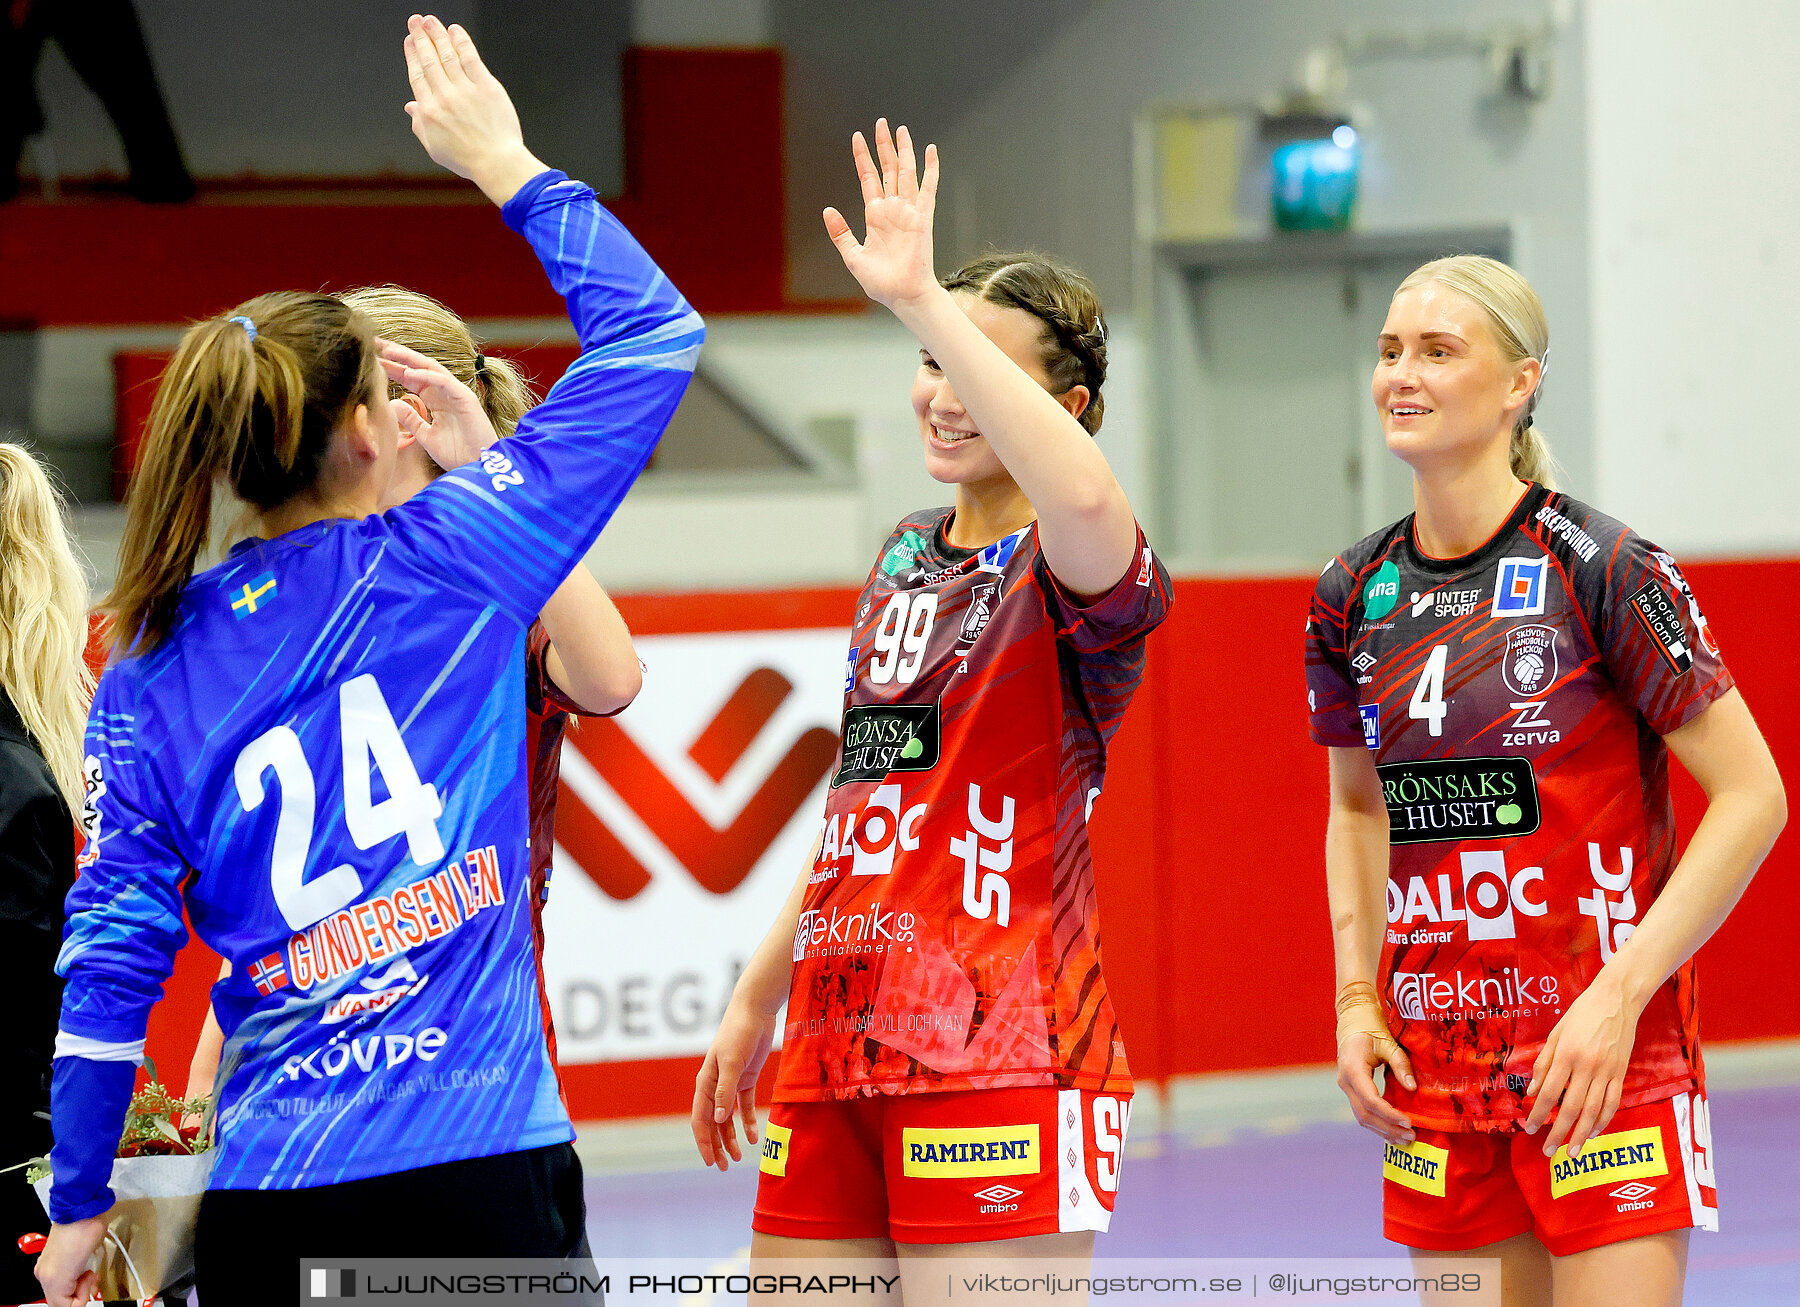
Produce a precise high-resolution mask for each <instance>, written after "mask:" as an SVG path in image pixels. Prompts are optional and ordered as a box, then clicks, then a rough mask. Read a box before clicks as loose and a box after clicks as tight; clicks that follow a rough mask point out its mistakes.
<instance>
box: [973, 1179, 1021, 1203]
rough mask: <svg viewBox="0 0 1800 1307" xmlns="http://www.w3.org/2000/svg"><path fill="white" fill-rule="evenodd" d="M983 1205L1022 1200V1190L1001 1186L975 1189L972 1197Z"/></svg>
mask: <svg viewBox="0 0 1800 1307" xmlns="http://www.w3.org/2000/svg"><path fill="white" fill-rule="evenodd" d="M973 1196H974V1197H976V1198H979V1199H981V1201H982V1202H984V1203H1005V1202H1011V1201H1012V1200H1013V1199H1014V1198H1023V1197H1024V1196H1025V1191H1024V1190H1023V1189H1012V1188H1009V1187H1008V1186H1006V1185H1003V1184H993V1185H989V1186H988V1187H987V1188H986V1189H977V1190H976V1191H975V1193H974V1195H973Z"/></svg>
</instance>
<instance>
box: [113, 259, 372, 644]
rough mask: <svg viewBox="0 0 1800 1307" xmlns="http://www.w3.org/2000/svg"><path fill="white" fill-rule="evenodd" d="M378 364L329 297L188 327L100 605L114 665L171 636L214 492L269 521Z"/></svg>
mask: <svg viewBox="0 0 1800 1307" xmlns="http://www.w3.org/2000/svg"><path fill="white" fill-rule="evenodd" d="M374 357H375V346H374V340H373V336H372V334H371V332H370V331H369V328H368V324H367V323H366V322H365V321H364V320H363V319H362V317H361V315H359V314H357V313H356V312H354V311H353V310H351V309H350V308H349V307H348V306H347V305H346V304H344V302H343V301H342V300H339V299H336V298H334V297H333V296H330V295H317V294H306V293H303V292H298V291H282V292H278V293H275V294H272V295H259V296H257V297H256V298H255V299H253V300H250V301H248V302H246V303H244V304H240V305H239V306H238V307H237V308H235V309H233V310H232V311H231V313H230V314H228V315H225V316H222V317H218V318H212V319H209V320H208V321H205V322H201V323H197V324H195V325H194V326H193V327H190V328H189V329H188V331H187V334H186V335H184V336H183V337H182V338H181V344H180V346H179V347H178V348H177V349H176V351H175V357H174V358H173V359H171V360H170V362H169V366H168V369H167V370H166V371H165V372H164V373H163V378H162V382H161V383H160V384H159V385H158V386H157V390H156V399H155V401H154V402H153V404H152V405H151V409H150V426H149V431H148V433H147V434H146V435H145V438H144V443H143V446H142V447H141V449H140V451H139V454H138V466H137V471H136V472H135V473H134V475H133V476H132V480H131V490H130V493H129V495H128V497H127V501H126V517H125V535H124V539H123V540H122V542H121V543H120V546H119V570H118V577H117V579H116V580H115V582H114V583H113V588H112V592H111V593H110V594H108V595H107V597H106V598H105V600H104V601H102V603H101V605H100V610H101V611H102V612H103V613H105V614H106V615H107V616H108V617H110V618H111V619H112V631H113V648H114V650H115V652H116V653H117V654H119V655H120V656H131V655H134V654H140V653H147V652H149V651H150V650H152V649H154V648H156V646H157V645H159V644H161V643H162V641H163V640H164V639H166V638H167V637H168V635H169V633H170V632H171V631H173V630H174V628H175V621H176V617H177V615H178V612H179V608H180V603H181V591H182V587H183V586H185V585H186V584H187V582H188V578H189V577H190V576H192V575H193V571H194V564H195V562H196V560H197V559H198V558H199V557H200V554H201V552H202V551H203V550H204V549H205V548H206V546H207V542H208V540H209V539H210V537H211V530H212V497H213V483H214V482H215V481H217V480H219V479H221V478H223V479H224V481H225V482H226V484H228V485H229V486H230V487H231V488H232V490H234V491H235V492H236V493H237V494H238V496H239V497H240V498H241V499H243V500H244V501H245V502H247V503H249V504H251V505H252V506H254V507H256V508H258V509H262V510H265V511H267V510H268V509H272V508H275V507H277V506H278V505H281V504H284V503H286V502H288V501H289V500H291V499H293V498H294V497H295V496H297V495H299V494H301V493H302V492H304V491H306V490H308V489H310V488H312V486H313V485H314V484H315V483H316V482H317V481H318V479H319V474H320V470H321V468H322V467H323V465H324V461H325V455H326V452H327V450H328V449H329V447H330V444H331V433H332V432H333V431H335V430H336V429H337V428H338V427H339V426H340V425H341V424H342V423H343V422H344V420H345V419H346V418H348V417H349V415H350V413H351V412H352V411H354V409H355V407H356V406H357V405H358V404H364V403H370V402H372V400H373V399H374V398H375V394H376V393H378V392H372V387H373V384H374V378H373V369H374Z"/></svg>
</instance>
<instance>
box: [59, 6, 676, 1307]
mask: <svg viewBox="0 0 1800 1307" xmlns="http://www.w3.org/2000/svg"><path fill="white" fill-rule="evenodd" d="M409 28H410V31H409V35H408V37H407V41H406V54H407V67H408V74H409V77H410V79H411V82H412V87H413V94H414V100H413V102H412V103H410V104H408V106H407V110H408V112H409V113H410V114H411V115H412V119H413V129H414V131H415V133H416V134H417V135H418V137H419V138H420V140H421V142H422V143H423V144H424V145H425V148H426V150H427V152H428V153H430V155H431V157H432V158H433V159H435V160H437V161H438V162H439V163H441V164H443V165H444V166H445V167H447V168H449V169H451V170H452V171H453V172H456V173H458V174H460V175H462V176H465V177H469V178H471V179H472V180H473V181H474V182H475V183H476V184H477V185H478V186H479V187H480V188H481V189H482V191H483V192H484V193H485V194H486V195H487V196H488V197H489V198H490V199H491V200H493V201H494V202H495V203H496V204H499V205H500V206H501V208H502V211H503V214H504V216H505V218H506V221H507V222H508V224H509V225H511V226H512V227H514V228H515V229H516V230H518V231H520V232H521V233H522V234H523V235H524V236H525V237H526V239H527V240H529V241H530V242H531V244H532V246H533V248H534V249H535V250H536V252H537V254H538V256H539V258H540V260H541V261H542V263H543V265H544V268H545V270H546V272H547V273H548V274H549V276H550V279H551V281H552V283H553V284H554V285H555V286H556V288H557V289H558V291H560V292H561V293H562V294H563V295H564V297H565V298H566V299H567V301H568V306H569V312H570V316H571V318H572V319H573V321H574V324H575V328H576V331H577V333H578V335H579V337H580V340H581V344H582V349H583V352H582V356H581V358H580V359H579V360H578V361H577V362H576V363H575V364H574V365H573V366H572V367H571V368H570V369H569V371H568V372H567V374H566V375H565V376H564V377H563V378H562V380H561V381H560V382H558V383H557V385H556V386H555V387H554V388H553V389H552V390H551V392H550V395H549V397H548V398H547V399H546V400H545V402H544V403H543V404H541V405H539V406H538V407H537V408H535V409H533V410H532V411H531V412H530V413H529V414H527V415H526V416H525V418H524V419H523V420H522V421H521V422H520V424H519V427H518V431H517V433H516V434H515V435H514V436H513V438H512V439H510V440H507V441H506V442H505V443H504V444H503V445H501V446H499V447H498V448H495V449H487V448H485V446H486V445H487V444H488V443H489V442H490V441H491V440H492V430H491V428H490V427H489V426H488V425H487V422H486V419H485V417H484V416H483V415H482V414H481V411H480V406H479V404H478V403H477V402H475V401H474V399H473V397H472V396H471V395H469V393H468V391H467V389H466V388H464V387H460V386H457V385H455V384H454V383H452V382H451V380H450V379H449V377H448V375H447V374H446V373H444V372H443V369H442V368H441V367H440V366H438V365H435V364H433V363H432V362H431V361H430V360H428V359H426V358H424V357H423V356H421V355H417V354H414V353H412V352H411V351H409V350H405V349H403V348H401V347H398V346H394V345H389V344H386V343H384V342H377V341H376V340H375V339H374V337H373V336H372V335H371V334H370V331H369V328H368V325H367V323H366V321H365V320H364V319H363V318H362V317H361V316H360V315H359V314H357V313H356V312H355V311H353V310H352V309H350V308H349V307H348V306H346V305H345V304H344V303H343V302H342V301H340V300H337V299H334V298H332V297H330V296H326V295H316V294H301V293H280V294H272V295H263V296H259V297H257V298H256V299H253V300H250V301H249V302H247V303H245V304H243V305H240V306H239V307H238V308H237V309H236V310H234V311H233V312H231V313H229V314H226V315H224V316H222V317H219V318H216V319H213V320H210V321H207V322H202V323H200V324H198V325H197V326H195V327H193V328H192V329H191V330H190V331H189V332H188V333H187V335H186V336H185V337H184V338H183V340H182V343H181V346H180V348H179V349H178V350H177V351H176V354H175V357H174V359H173V360H172V361H171V363H170V365H169V368H168V370H167V372H166V373H165V374H164V378H163V382H162V384H161V387H160V389H159V391H158V393H157V397H156V402H155V405H154V407H153V410H152V415H151V425H150V431H149V435H148V437H147V439H146V442H145V446H144V449H143V452H142V455H141V459H140V464H139V470H138V473H137V477H136V479H135V482H134V484H133V487H132V493H131V499H130V504H129V512H128V520H127V524H126V531H125V538H124V541H123V543H122V545H121V549H120V562H119V573H118V581H117V584H116V586H115V588H114V590H113V592H112V594H111V595H110V596H109V598H108V600H107V602H106V604H105V609H106V611H107V612H108V613H109V614H110V615H111V617H112V619H113V623H114V626H113V630H114V634H115V642H116V649H115V658H114V662H113V665H112V666H111V667H110V668H109V669H108V671H107V673H106V674H105V676H104V677H103V678H102V679H101V683H100V687H99V689H98V691H97V693H96V696H95V702H94V709H93V714H92V716H91V718H90V720H89V724H88V733H87V740H86V751H87V754H88V757H87V759H86V768H85V770H86V774H87V784H88V792H87V802H86V805H85V808H84V824H85V825H86V827H87V835H88V840H89V843H88V846H87V851H85V852H84V854H83V861H84V862H85V863H86V866H85V869H84V871H83V874H82V876H81V878H80V880H79V881H78V882H77V884H76V887H75V889H74V890H73V891H72V893H71V894H70V897H69V902H68V910H69V920H68V925H67V928H66V930H65V933H64V942H63V948H62V953H61V956H60V958H59V959H58V963H57V966H58V970H59V971H60V972H61V973H62V974H63V975H64V976H65V977H66V978H67V989H66V994H65V999H64V1003H63V1010H62V1017H61V1021H60V1024H59V1028H58V1033H57V1045H56V1054H57V1056H56V1061H55V1070H54V1079H53V1107H52V1114H53V1127H54V1131H55V1135H56V1147H55V1149H54V1150H53V1152H52V1155H51V1161H52V1167H53V1171H54V1187H53V1189H52V1191H51V1197H50V1215H51V1217H52V1219H53V1221H54V1222H55V1225H54V1226H53V1229H52V1232H51V1238H50V1243H49V1246H48V1247H47V1248H46V1249H45V1251H44V1253H43V1254H42V1256H41V1257H40V1259H39V1265H38V1273H39V1278H40V1279H41V1280H42V1281H43V1283H44V1287H45V1290H46V1297H47V1300H48V1301H49V1302H50V1303H52V1304H57V1305H58V1307H61V1305H64V1304H73V1303H75V1302H77V1301H79V1300H81V1299H82V1298H83V1297H84V1296H85V1291H86V1290H87V1289H88V1288H89V1287H90V1286H91V1283H92V1279H91V1274H90V1273H88V1272H86V1271H85V1267H86V1264H87V1260H88V1257H89V1255H90V1254H91V1253H92V1251H93V1250H94V1249H95V1248H96V1247H97V1246H98V1244H99V1242H100V1240H101V1238H102V1237H103V1233H104V1227H105V1218H106V1213H107V1211H108V1209H109V1208H110V1207H111V1206H112V1202H113V1195H112V1193H111V1190H110V1189H109V1188H108V1176H109V1173H110V1169H111V1165H112V1155H113V1151H114V1148H115V1146H116V1144H117V1142H118V1138H119V1130H120V1124H121V1121H122V1118H123V1115H124V1110H125V1105H126V1101H127V1099H128V1097H129V1095H130V1091H131V1085H132V1078H133V1073H134V1069H135V1065H136V1063H137V1061H138V1059H139V1058H140V1057H141V1055H142V1050H143V1041H144V1030H145V1023H146V1018H147V1016H148V1013H149V1010H150V1007H151V1005H152V1004H153V1003H154V1002H155V1001H156V999H157V997H158V996H159V995H160V993H161V990H162V984H163V981H164V979H165V978H166V977H167V976H168V974H169V971H170V968H171V965H172V960H173V958H174V955H175V953H176V951H177V950H178V949H179V948H180V947H181V945H182V944H183V943H184V942H185V939H186V934H185V929H184V927H183V924H182V905H183V901H184V900H185V903H186V907H187V912H188V916H189V919H190V920H191V921H192V923H193V926H194V929H195V931H196V932H197V933H198V934H199V935H200V936H201V937H202V938H203V939H205V940H206V941H207V943H208V944H210V945H211V946H212V947H213V948H214V949H216V950H217V951H218V952H219V953H221V954H222V955H223V956H224V957H225V958H226V959H228V960H229V961H230V962H231V963H232V977H231V979H230V980H229V981H228V982H226V983H225V984H223V985H222V986H221V987H220V988H219V989H218V990H217V991H216V992H215V995H214V1008H215V1011H216V1012H217V1013H218V1016H219V1020H220V1025H221V1026H222V1028H223V1030H224V1034H225V1047H224V1051H223V1056H222V1065H221V1070H220V1075H219V1086H220V1092H219V1099H218V1118H217V1130H218V1140H217V1146H216V1161H215V1163H214V1166H213V1171H212V1178H211V1188H210V1190H209V1192H208V1193H207V1195H206V1197H205V1199H204V1201H203V1202H202V1205H201V1210H200V1226H199V1234H198V1246H197V1260H198V1266H197V1270H198V1278H199V1283H200V1286H201V1288H202V1290H203V1291H204V1292H205V1294H206V1296H207V1297H208V1298H209V1299H214V1298H216V1299H217V1300H218V1301H220V1302H228V1303H229V1302H259V1303H261V1302H273V1301H283V1300H292V1299H293V1298H297V1295H298V1292H299V1274H298V1263H299V1259H300V1258H301V1257H303V1256H329V1257H341V1256H365V1255H380V1254H391V1255H417V1256H431V1255H466V1256H479V1255H489V1254H491V1255H511V1256H566V1255H570V1254H572V1253H575V1252H577V1251H578V1250H579V1249H580V1248H581V1247H582V1244H583V1239H582V1200H581V1181H580V1171H579V1167H578V1165H577V1163H576V1161H575V1158H574V1154H573V1151H572V1150H571V1149H570V1148H569V1146H568V1145H569V1141H570V1140H571V1139H572V1138H573V1134H574V1132H573V1130H572V1129H571V1128H570V1125H569V1121H568V1117H567V1115H566V1113H565V1112H564V1110H563V1107H562V1103H561V1101H560V1099H559V1097H558V1095H557V1090H556V1079H555V1075H554V1073H553V1071H552V1068H551V1065H550V1059H549V1056H548V1053H547V1050H546V1047H545V1042H544V1036H543V1028H542V1023H541V1021H540V1019H539V1015H538V1011H537V985H536V976H535V971H534V964H533V957H532V940H531V905H530V902H529V898H530V895H529V893H528V891H527V884H528V876H529V866H528V855H527V851H526V834H525V833H526V809H525V796H526V786H525V784H524V776H523V769H524V766H525V744H524V728H525V712H524V703H523V694H524V677H523V676H522V675H521V674H520V672H521V667H522V660H523V658H524V648H525V635H526V629H527V628H528V627H529V625H530V623H531V621H532V619H533V617H534V616H535V615H536V614H537V612H538V610H539V609H540V608H542V607H543V604H544V602H545V600H546V599H548V598H549V596H550V594H551V592H552V591H554V590H555V589H556V587H557V585H558V583H559V582H560V581H561V580H562V579H563V577H564V576H566V575H567V574H568V573H569V571H570V570H571V569H572V568H573V567H574V566H575V565H576V563H577V562H578V560H580V559H581V557H582V556H583V555H584V554H585V553H586V551H587V549H588V548H589V546H590V545H591V544H592V542H593V540H594V538H595V536H596V535H597V534H598V533H599V531H600V529H601V527H602V526H604V525H605V523H606V521H607V519H608V518H609V517H610V516H611V514H612V512H613V510H614V509H615V508H616V507H617V505H618V503H619V501H620V499H621V498H622V497H623V496H624V494H625V492H626V490H627V489H628V488H629V486H630V485H631V483H632V481H633V479H634V478H635V477H636V476H637V474H638V472H639V471H640V470H641V469H642V468H643V466H644V463H645V461H646V460H647V459H648V458H649V455H650V452H651V449H652V448H653V447H654V445H655V443H656V440H657V438H658V436H659V435H660V433H661V432H662V430H663V428H664V427H665V426H666V424H667V423H668V420H669V418H670V416H671V414H672V413H673V412H674V409H675V405H676V403H677V402H678V401H679V399H680V397H681V394H682V391H683V389H684V388H685V386H686V384H687V380H688V377H689V375H690V373H691V371H692V369H693V366H694V363H695V360H696V358H697V356H698V352H699V348H700V342H701V339H702V336H703V329H702V326H701V323H700V319H699V317H698V316H697V315H696V314H695V313H694V312H693V310H692V309H691V308H689V306H688V305H687V303H686V301H684V300H683V299H682V297H681V295H680V294H679V293H678V292H676V290H675V289H674V288H673V287H672V286H670V285H669V283H668V281H667V279H666V278H665V277H664V276H663V274H662V273H661V272H660V271H659V270H658V269H657V267H656V266H655V265H654V264H653V263H652V262H651V261H650V259H649V258H648V256H646V255H645V254H644V252H643V251H642V250H641V249H640V248H639V247H638V245H637V244H636V242H634V241H633V240H632V239H631V237H630V236H629V235H627V234H626V232H625V231H624V229H623V228H622V227H620V226H619V225H618V223H617V222H615V221H614V220H613V219H612V218H611V217H610V216H609V215H608V214H607V213H606V212H605V211H604V210H603V209H602V208H601V207H600V206H599V204H598V203H597V202H596V201H595V199H594V195H593V192H592V191H591V190H589V189H588V188H587V187H585V186H582V185H580V184H578V183H575V182H572V181H570V180H569V179H568V178H567V177H565V176H563V175H562V174H561V173H557V172H554V171H550V170H548V169H546V168H545V166H544V165H543V164H542V163H540V162H539V161H538V160H537V159H535V158H533V157H532V156H531V155H530V153H528V152H527V151H526V149H525V147H524V144H523V141H522V139H521V136H520V132H519V125H518V118H517V115H516V114H515V113H514V111H513V108H512V104H511V102H510V101H509V100H508V98H507V96H506V93H505V91H504V89H503V88H502V87H501V86H500V84H499V83H498V82H496V81H495V80H494V78H493V77H492V75H491V74H489V73H488V71H487V70H486V68H485V67H484V66H483V65H482V63H481V60H480V58H479V56H478V55H477V54H476V51H475V48H474V45H473V43H472V42H471V41H470V40H469V38H468V36H467V34H466V33H464V32H462V31H461V29H459V28H456V27H452V28H450V29H448V30H446V29H445V28H444V27H443V26H442V25H441V24H440V23H438V22H437V20H436V19H419V18H414V19H413V20H411V22H410V24H409ZM389 379H392V380H394V381H396V382H398V383H399V384H401V385H402V386H404V387H405V388H407V389H408V390H411V391H413V392H415V393H417V394H419V395H420V396H421V398H423V399H424V400H425V408H426V409H427V411H428V412H429V413H430V414H431V418H430V420H429V421H427V420H426V419H425V418H423V417H421V416H420V415H419V414H418V413H417V412H416V411H415V410H413V409H412V408H411V407H410V406H408V405H407V404H406V403H405V402H404V401H390V400H389V399H388V398H387V382H388V380H389ZM402 425H404V426H405V427H406V428H407V430H408V431H409V432H411V433H412V434H414V435H416V436H417V437H418V438H419V439H421V440H422V441H423V442H424V443H425V444H426V447H427V448H428V449H430V450H431V451H432V454H433V456H434V457H435V458H437V459H438V461H439V462H441V463H444V464H446V465H447V466H453V467H455V470H454V471H451V472H449V473H447V474H446V475H445V476H443V477H442V478H440V479H438V480H437V481H435V482H433V484H432V485H431V486H429V487H428V488H426V489H425V490H423V491H421V492H420V493H419V494H417V495H415V496H414V497H413V498H411V499H410V500H408V501H407V502H406V503H404V504H402V505H400V506H398V507H396V508H393V509H390V510H389V511H387V512H386V513H381V514H379V515H377V514H376V511H375V510H376V508H377V506H378V502H379V498H380V495H381V493H382V490H383V488H384V487H385V486H386V485H387V482H388V478H389V473H390V471H391V469H392V467H393V463H394V458H395V448H396V444H397V442H398V439H399V428H400V426H402ZM220 479H223V480H224V481H225V482H226V483H228V484H229V485H230V486H231V488H232V489H233V490H234V491H236V493H237V494H238V496H239V497H240V498H242V499H243V500H244V501H245V502H246V503H248V504H249V505H250V507H251V509H252V510H253V512H254V515H255V518H254V520H255V524H256V534H255V536H254V537H253V538H251V539H247V540H245V541H243V542H241V543H240V544H238V545H237V546H236V547H234V548H233V549H232V551H231V553H230V555H229V556H228V557H227V559H226V560H225V561H224V562H223V563H222V564H220V565H219V566H218V567H215V568H213V569H211V570H209V571H205V572H202V573H200V574H199V575H197V576H196V575H193V568H194V565H195V562H196V560H197V558H198V557H199V555H200V553H201V551H202V550H203V549H204V547H205V545H206V542H207V539H208V532H209V531H210V529H211V526H212V519H213V513H212V508H213V504H212V496H213V485H214V482H215V481H216V480H220Z"/></svg>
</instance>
